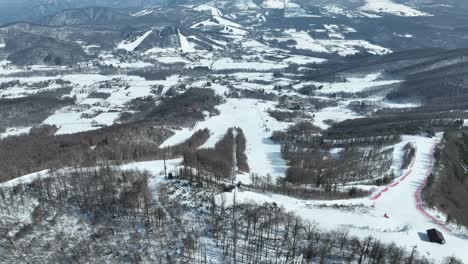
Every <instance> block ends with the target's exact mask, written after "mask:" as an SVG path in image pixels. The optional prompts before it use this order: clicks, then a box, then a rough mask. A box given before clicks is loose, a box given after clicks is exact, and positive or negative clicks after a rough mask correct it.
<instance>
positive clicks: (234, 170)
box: [231, 128, 237, 186]
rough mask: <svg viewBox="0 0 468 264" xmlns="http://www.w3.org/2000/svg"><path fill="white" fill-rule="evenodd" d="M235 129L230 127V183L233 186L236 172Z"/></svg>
mask: <svg viewBox="0 0 468 264" xmlns="http://www.w3.org/2000/svg"><path fill="white" fill-rule="evenodd" d="M236 138H237V129H236V128H233V129H232V171H231V184H232V186H234V184H235V181H236V174H237V142H236Z"/></svg>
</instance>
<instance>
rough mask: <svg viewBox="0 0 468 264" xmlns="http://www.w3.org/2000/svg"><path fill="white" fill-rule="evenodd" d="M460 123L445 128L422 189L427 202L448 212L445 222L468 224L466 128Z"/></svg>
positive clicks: (467, 146)
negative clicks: (430, 172)
mask: <svg viewBox="0 0 468 264" xmlns="http://www.w3.org/2000/svg"><path fill="white" fill-rule="evenodd" d="M461 125H462V122H458V123H455V124H453V126H452V127H450V128H448V129H447V130H446V131H445V133H444V137H443V141H442V143H441V145H440V146H439V148H437V150H436V154H435V157H436V168H437V170H436V171H435V172H434V173H433V174H432V175H431V176H430V177H429V179H428V183H427V187H426V188H425V190H424V196H425V198H426V201H427V202H428V203H429V205H431V206H435V207H436V208H437V209H439V210H441V211H442V212H444V213H445V214H446V215H447V219H445V220H446V222H447V223H455V224H457V225H458V226H459V227H460V226H468V207H467V206H466V201H467V199H468V174H467V170H466V168H467V166H468V131H467V130H466V129H463V128H462V127H461Z"/></svg>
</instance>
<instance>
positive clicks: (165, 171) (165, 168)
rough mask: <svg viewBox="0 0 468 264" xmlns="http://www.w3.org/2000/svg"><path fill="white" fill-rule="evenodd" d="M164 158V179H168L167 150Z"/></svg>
mask: <svg viewBox="0 0 468 264" xmlns="http://www.w3.org/2000/svg"><path fill="white" fill-rule="evenodd" d="M163 153H164V154H163V156H164V177H165V178H167V166H166V149H164V152H163Z"/></svg>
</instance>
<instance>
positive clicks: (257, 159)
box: [161, 99, 289, 177]
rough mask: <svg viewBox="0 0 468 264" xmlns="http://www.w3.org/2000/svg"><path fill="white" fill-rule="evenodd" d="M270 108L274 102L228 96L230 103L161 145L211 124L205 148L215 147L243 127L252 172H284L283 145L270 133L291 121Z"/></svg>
mask: <svg viewBox="0 0 468 264" xmlns="http://www.w3.org/2000/svg"><path fill="white" fill-rule="evenodd" d="M270 108H274V102H266V101H258V100H254V99H227V102H226V103H224V104H222V105H220V106H218V107H217V109H218V110H219V111H220V114H219V115H217V116H214V117H211V118H208V119H206V120H205V121H202V122H199V123H198V124H197V125H196V127H194V128H193V129H183V130H176V131H174V132H175V134H174V135H173V136H172V137H171V138H169V139H168V140H167V141H165V142H164V143H163V144H162V145H161V147H167V146H173V145H177V144H179V143H182V142H183V141H185V140H187V139H188V138H190V137H191V136H192V134H193V133H194V132H196V131H197V130H202V129H205V128H207V129H209V130H210V132H211V135H210V138H209V139H208V141H207V142H206V143H205V144H204V145H203V146H202V148H212V147H214V145H215V144H216V143H217V142H218V141H219V140H221V139H222V138H223V136H224V135H225V134H226V132H227V130H228V129H229V128H231V127H239V128H241V129H242V130H243V132H244V134H245V137H246V139H247V150H246V154H247V157H248V164H249V167H250V172H252V173H257V174H259V175H267V174H270V175H271V176H272V177H280V176H284V173H285V171H286V168H287V164H286V161H285V160H284V159H283V158H282V157H281V146H280V145H278V144H274V143H273V142H272V141H271V139H270V136H271V133H272V131H275V130H284V129H286V128H287V127H288V126H289V123H282V122H278V121H277V120H276V119H274V118H272V117H271V116H270V115H269V114H268V113H267V111H268V109H270Z"/></svg>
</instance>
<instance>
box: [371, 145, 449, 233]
mask: <svg viewBox="0 0 468 264" xmlns="http://www.w3.org/2000/svg"><path fill="white" fill-rule="evenodd" d="M434 149H435V146H433V147H432V150H431V153H434ZM414 162H415V158H413V160H412V161H411V163H410V165H409V166H408V168H409V169H408V171H407V172H406V173H405V174H404V175H403V176H402V177H400V179H399V180H398V181H396V182H394V183H392V184H390V185H389V186H388V187H385V189H383V190H382V191H380V192H379V193H378V194H376V195H374V196H373V197H372V198H371V199H372V200H374V203H373V205H372V206H371V207H372V208H375V201H377V200H378V199H379V198H380V197H381V196H382V194H383V193H384V192H386V191H388V190H389V188H392V187H395V186H397V185H398V184H400V183H401V182H403V181H404V180H405V179H406V178H408V176H409V175H410V174H411V172H412V171H413V166H414ZM430 163H434V155H430ZM431 173H432V169H431V170H429V171H428V172H427V175H426V177H425V180H424V182H423V183H422V184H421V185H420V186H419V188H418V189H417V190H416V193H415V194H414V199H415V200H416V208H417V210H418V211H419V212H420V213H421V214H423V215H424V216H426V217H427V218H428V219H429V220H431V222H432V223H434V224H436V225H438V226H440V227H441V228H442V229H444V230H445V231H447V232H452V231H451V230H450V228H449V227H447V225H446V224H445V223H443V222H442V221H440V220H439V219H437V218H435V217H434V216H432V215H430V214H429V213H428V212H427V211H426V210H425V209H424V207H423V202H422V199H421V193H422V191H423V190H424V188H425V187H426V185H427V178H428V177H429V175H431Z"/></svg>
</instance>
